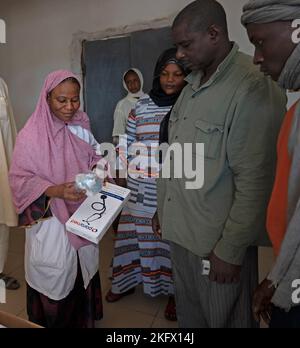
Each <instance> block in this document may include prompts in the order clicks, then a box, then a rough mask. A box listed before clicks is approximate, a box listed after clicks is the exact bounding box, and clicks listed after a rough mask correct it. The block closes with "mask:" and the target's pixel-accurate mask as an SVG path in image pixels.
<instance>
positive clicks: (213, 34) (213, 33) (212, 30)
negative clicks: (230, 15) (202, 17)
mask: <svg viewBox="0 0 300 348" xmlns="http://www.w3.org/2000/svg"><path fill="white" fill-rule="evenodd" d="M207 32H208V35H209V36H210V38H211V40H212V41H214V42H218V41H219V38H220V35H221V29H220V28H219V27H218V26H217V25H215V24H212V25H211V26H210V27H209V28H208V29H207Z"/></svg>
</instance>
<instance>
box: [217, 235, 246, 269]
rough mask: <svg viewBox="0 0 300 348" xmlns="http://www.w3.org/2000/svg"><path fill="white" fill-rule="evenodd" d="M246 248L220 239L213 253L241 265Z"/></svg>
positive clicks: (226, 260)
mask: <svg viewBox="0 0 300 348" xmlns="http://www.w3.org/2000/svg"><path fill="white" fill-rule="evenodd" d="M246 251H247V248H245V247H237V246H234V245H231V244H229V243H228V242H226V241H225V240H224V239H221V240H220V241H219V242H218V244H217V245H216V247H215V249H214V253H215V255H216V256H217V257H218V258H219V259H221V260H223V261H225V262H228V263H231V264H233V265H237V266H241V265H242V264H243V261H244V257H245V254H246Z"/></svg>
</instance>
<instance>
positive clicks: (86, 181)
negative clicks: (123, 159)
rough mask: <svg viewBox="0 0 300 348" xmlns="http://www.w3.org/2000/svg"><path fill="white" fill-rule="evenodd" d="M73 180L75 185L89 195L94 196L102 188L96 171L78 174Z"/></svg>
mask: <svg viewBox="0 0 300 348" xmlns="http://www.w3.org/2000/svg"><path fill="white" fill-rule="evenodd" d="M75 182H76V187H77V188H78V189H79V190H85V191H86V195H87V196H89V197H91V196H95V195H96V194H97V193H99V192H100V191H101V189H102V180H101V178H99V176H98V175H97V174H96V173H87V174H78V175H76V179H75Z"/></svg>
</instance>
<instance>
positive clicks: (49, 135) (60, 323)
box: [10, 70, 102, 327]
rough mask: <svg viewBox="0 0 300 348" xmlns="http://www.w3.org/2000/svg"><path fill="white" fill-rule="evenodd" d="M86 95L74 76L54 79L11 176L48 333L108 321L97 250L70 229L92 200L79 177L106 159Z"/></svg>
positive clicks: (30, 281)
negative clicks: (83, 100) (98, 148)
mask: <svg viewBox="0 0 300 348" xmlns="http://www.w3.org/2000/svg"><path fill="white" fill-rule="evenodd" d="M79 94H80V83H79V81H78V79H77V77H76V76H75V75H73V74H72V73H71V72H69V71H64V70H60V71H55V72H53V73H51V74H50V75H48V77H47V78H46V80H45V83H44V86H43V89H42V92H41V95H40V98H39V101H38V104H37V107H36V110H35V112H34V113H33V114H32V116H31V117H30V118H29V120H28V122H27V123H26V125H25V127H24V128H23V129H22V130H21V132H20V133H19V135H18V137H17V141H16V146H15V150H14V154H13V160H12V165H11V170H10V185H11V189H12V193H13V200H14V204H15V206H16V209H17V212H18V214H19V224H20V225H21V226H25V227H26V245H25V277H26V282H27V311H28V317H29V320H31V321H32V322H35V323H37V324H39V325H42V326H45V327H93V326H94V320H99V319H101V318H102V301H101V287H100V278H99V273H98V269H99V249H98V246H97V245H94V244H91V243H89V242H87V241H85V240H83V239H81V238H80V237H77V236H75V235H73V234H71V233H68V232H67V231H66V229H65V223H66V221H67V220H68V219H69V217H70V216H71V215H72V214H73V212H74V211H75V210H76V209H77V208H78V207H79V205H80V204H81V203H82V201H83V200H84V198H85V192H84V191H78V190H76V188H75V186H74V180H75V176H76V175H77V174H79V173H86V172H88V171H90V170H91V169H92V168H93V167H94V166H95V165H96V164H97V162H98V161H99V159H100V157H99V156H97V155H96V152H95V145H96V144H97V143H96V141H95V139H94V137H93V135H92V134H91V132H90V126H89V120H88V117H87V115H86V114H85V113H84V112H82V111H80V110H79V107H80V96H79Z"/></svg>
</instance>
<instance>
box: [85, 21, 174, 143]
mask: <svg viewBox="0 0 300 348" xmlns="http://www.w3.org/2000/svg"><path fill="white" fill-rule="evenodd" d="M172 46H173V43H172V39H171V29H170V28H169V27H165V28H161V29H149V30H143V31H137V32H132V33H129V34H126V35H124V36H121V37H115V38H109V39H103V40H96V41H84V42H83V51H82V53H83V54H82V69H83V81H84V107H85V111H86V112H87V114H88V116H89V118H90V121H91V127H92V132H93V134H94V136H95V138H96V139H97V141H98V142H99V143H103V142H109V143H111V141H112V129H113V114H114V110H115V107H116V104H117V102H118V101H119V100H120V99H122V98H124V97H125V96H126V91H125V90H124V88H123V83H122V76H123V73H124V72H125V71H126V70H128V69H130V68H132V67H134V68H138V69H140V70H141V71H142V73H143V76H144V80H145V82H144V92H145V93H148V92H149V91H150V89H151V85H152V78H153V72H154V68H155V63H156V61H157V58H158V57H159V55H160V54H161V53H162V52H163V50H165V49H167V48H169V47H172Z"/></svg>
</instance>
